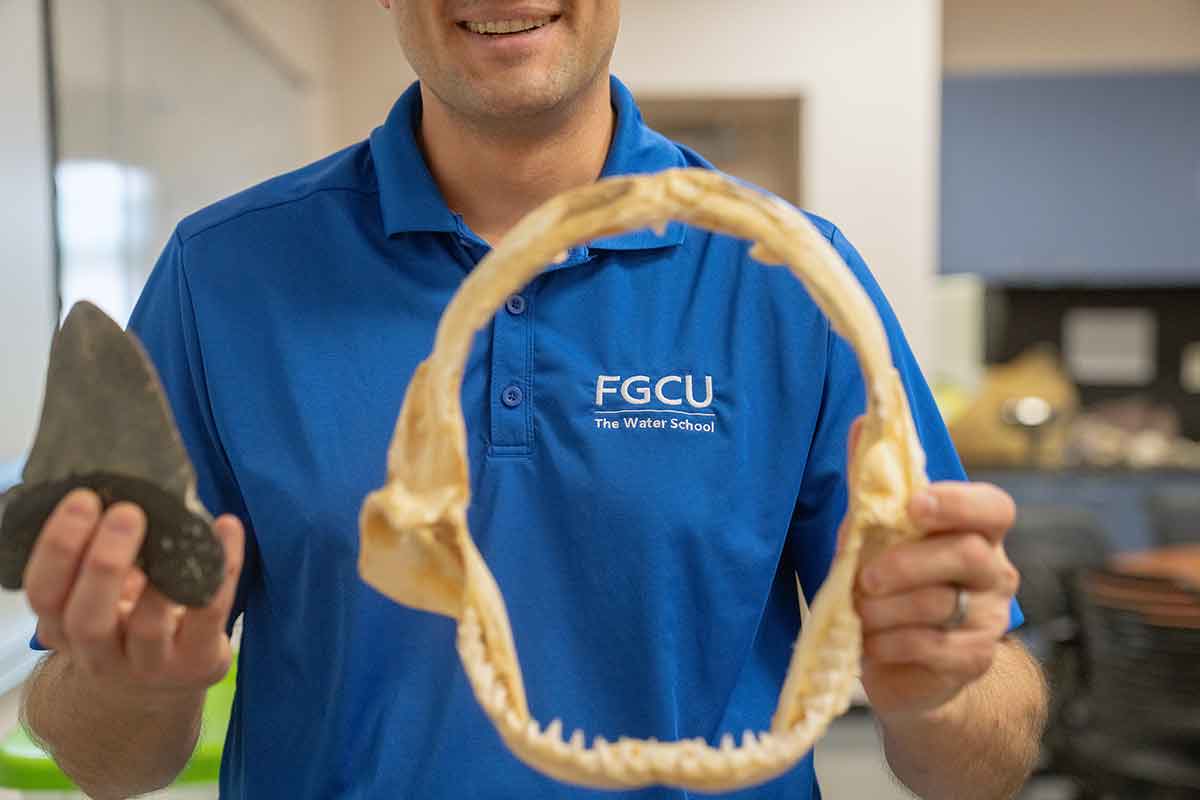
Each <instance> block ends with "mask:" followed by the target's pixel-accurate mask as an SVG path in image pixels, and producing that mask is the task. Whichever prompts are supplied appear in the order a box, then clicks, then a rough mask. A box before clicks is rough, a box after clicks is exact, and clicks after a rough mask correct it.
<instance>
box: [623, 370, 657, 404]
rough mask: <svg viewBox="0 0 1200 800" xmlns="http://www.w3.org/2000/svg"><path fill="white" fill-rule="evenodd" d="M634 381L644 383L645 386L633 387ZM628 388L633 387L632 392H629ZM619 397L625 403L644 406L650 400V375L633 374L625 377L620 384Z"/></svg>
mask: <svg viewBox="0 0 1200 800" xmlns="http://www.w3.org/2000/svg"><path fill="white" fill-rule="evenodd" d="M635 383H639V384H640V383H644V384H646V385H645V386H637V387H634V384H635ZM630 388H633V391H634V394H630V391H629V390H630ZM621 397H623V398H624V399H625V402H626V403H632V404H633V405H635V406H644V405H646V403H649V402H650V376H649V375H634V376H633V377H632V378H626V379H625V382H624V383H622V384H621Z"/></svg>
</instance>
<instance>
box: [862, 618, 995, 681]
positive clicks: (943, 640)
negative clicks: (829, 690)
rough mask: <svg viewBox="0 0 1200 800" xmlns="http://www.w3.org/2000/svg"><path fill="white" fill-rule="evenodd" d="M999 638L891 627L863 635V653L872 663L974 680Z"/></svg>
mask: <svg viewBox="0 0 1200 800" xmlns="http://www.w3.org/2000/svg"><path fill="white" fill-rule="evenodd" d="M998 643H999V638H998V637H996V636H993V635H992V634H990V633H986V632H982V631H967V630H956V631H942V630H938V629H936V628H929V627H913V628H895V629H893V630H889V631H883V632H881V633H876V634H873V635H871V636H866V637H863V656H864V657H865V658H867V659H870V660H871V661H872V662H873V663H874V664H879V665H897V664H910V665H916V666H923V667H926V668H928V669H930V670H932V671H933V672H935V673H939V674H948V675H952V676H955V677H957V678H959V679H960V680H963V681H969V680H974V679H975V678H978V677H980V676H982V675H983V674H984V673H985V672H987V671H988V670H989V669H990V668H991V666H992V661H993V659H994V658H995V656H996V645H997V644H998Z"/></svg>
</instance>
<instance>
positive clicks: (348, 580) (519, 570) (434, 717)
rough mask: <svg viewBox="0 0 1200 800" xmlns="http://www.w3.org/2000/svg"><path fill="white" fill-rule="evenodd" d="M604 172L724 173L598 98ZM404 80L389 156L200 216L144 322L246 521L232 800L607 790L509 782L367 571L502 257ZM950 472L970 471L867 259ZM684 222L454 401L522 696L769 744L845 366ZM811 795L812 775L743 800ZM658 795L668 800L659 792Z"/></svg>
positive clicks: (823, 522)
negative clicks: (445, 182) (377, 523)
mask: <svg viewBox="0 0 1200 800" xmlns="http://www.w3.org/2000/svg"><path fill="white" fill-rule="evenodd" d="M612 97H613V105H614V107H615V109H616V113H617V126H616V131H615V136H614V139H613V142H612V146H611V151H610V153H609V155H608V159H607V163H606V165H605V167H604V174H605V175H619V174H627V173H640V172H655V171H658V170H663V169H666V168H669V167H684V166H698V167H706V168H707V167H709V164H707V163H706V162H705V161H704V160H703V159H702V158H701V157H700V156H698V155H697V154H696V153H694V152H692V151H690V150H688V149H687V148H685V147H681V146H679V145H677V144H674V143H672V142H670V141H668V140H666V139H665V138H663V137H662V136H660V135H658V134H657V133H654V132H653V131H651V130H649V129H648V128H646V127H645V125H644V124H643V122H642V119H641V116H640V114H639V113H638V110H637V108H636V106H635V105H634V101H633V98H632V97H631V95H630V93H629V92H628V90H627V89H626V88H625V87H624V86H623V85H621V83H619V82H618V81H616V80H615V79H614V80H613V81H612ZM420 116H421V100H420V93H419V91H418V88H417V87H416V86H415V85H414V86H413V87H412V88H410V89H409V90H408V91H407V92H406V93H405V94H404V95H403V96H402V97H401V98H400V99H399V101H398V102H397V103H396V105H395V107H394V109H393V110H392V112H391V114H390V116H389V117H388V119H387V122H386V123H385V124H384V125H383V126H382V127H380V128H379V129H377V130H376V131H375V132H374V133H373V134H372V135H371V137H370V140H369V141H367V142H363V143H360V144H357V145H355V146H353V147H350V148H348V149H346V150H343V151H341V152H339V153H337V154H335V155H333V156H330V157H329V158H326V159H324V160H323V161H320V162H318V163H316V164H313V165H311V166H308V167H306V168H304V169H301V170H299V171H297V172H294V173H291V174H288V175H284V176H282V177H280V178H276V179H274V180H271V181H268V182H267V183H264V184H262V185H260V186H257V187H255V188H253V189H250V190H248V191H246V192H243V193H241V194H239V195H236V196H234V197H231V198H229V199H227V200H225V201H223V202H220V203H218V204H216V205H214V206H212V207H210V208H207V209H205V210H203V211H201V212H199V213H197V214H194V215H192V216H190V217H188V218H187V219H185V220H184V221H183V222H182V223H180V225H179V226H178V229H177V231H176V232H175V234H174V236H173V237H172V238H171V240H170V242H169V243H168V245H167V247H166V250H165V252H164V253H163V255H162V258H161V260H160V261H159V263H158V265H157V267H156V268H155V270H154V272H153V274H152V275H151V277H150V280H149V283H148V284H147V286H146V289H145V292H144V294H143V295H142V298H141V300H140V302H139V304H138V307H137V310H136V311H135V313H134V315H133V319H132V322H131V327H132V329H133V330H135V331H136V332H137V333H138V334H139V335H140V336H141V338H142V340H143V341H144V342H145V344H146V347H147V348H148V350H149V352H150V354H151V356H152V357H153V359H154V361H155V363H156V364H157V366H158V368H159V370H160V371H161V374H162V378H163V381H164V383H165V385H166V387H167V392H168V394H169V396H170V401H171V404H172V406H173V408H174V410H175V414H176V416H177V419H178V422H179V425H180V428H181V430H182V433H183V436H184V438H185V440H186V443H187V446H188V449H189V452H190V453H191V456H192V458H193V459H194V461H195V464H196V469H197V472H198V476H199V481H200V493H201V496H202V497H203V499H204V501H205V503H206V504H207V505H208V507H209V508H210V509H212V510H213V511H215V512H217V513H222V512H232V513H234V514H236V515H238V516H239V517H240V518H242V519H243V520H244V521H245V522H246V524H247V527H248V535H249V540H248V542H247V558H246V567H245V572H244V574H243V577H242V582H241V585H240V588H239V592H238V596H237V601H236V608H235V615H236V614H240V615H242V616H243V619H244V634H243V639H242V644H241V649H240V653H239V671H238V691H237V699H236V701H235V704H234V708H233V717H232V720H231V722H230V728H229V735H228V739H227V744H226V750H225V758H224V761H223V764H222V775H221V793H222V797H224V798H251V799H252V800H265V799H266V798H286V799H287V800H299V799H300V798H334V797H336V798H383V797H387V798H402V797H403V798H464V797H538V798H556V797H562V798H566V797H571V798H580V797H592V796H595V797H612V794H609V793H598V792H596V793H593V792H589V791H585V790H581V789H578V788H574V787H570V786H567V785H564V784H560V783H556V782H554V781H552V780H550V779H547V778H545V777H543V776H541V775H540V774H538V773H536V772H534V771H533V770H531V769H529V768H527V767H526V766H524V765H523V764H521V763H520V762H518V761H517V760H516V759H515V758H514V757H513V756H512V755H510V754H509V752H508V751H507V750H506V749H505V747H504V745H503V744H502V743H501V741H500V739H499V737H498V736H497V734H496V733H495V731H494V730H493V728H492V726H491V724H490V723H489V722H488V720H487V719H486V717H485V716H484V715H483V713H482V711H481V710H480V709H479V707H478V706H477V704H476V702H475V699H474V697H473V695H472V694H471V690H470V688H469V686H468V684H467V681H466V679H465V677H464V675H463V672H462V669H461V667H460V665H459V662H458V656H457V653H456V651H455V646H454V639H455V628H454V622H453V621H452V620H450V619H447V618H445V617H440V616H435V615H432V614H427V613H423V612H419V611H414V610H410V609H408V608H404V607H401V606H399V605H396V604H395V603H393V602H391V601H389V600H388V599H386V598H385V597H383V596H382V595H380V594H378V593H376V592H375V591H373V590H372V589H371V588H369V587H368V586H366V585H365V584H364V583H363V582H362V581H361V580H360V579H359V577H358V574H357V571H356V561H357V554H358V545H359V533H358V513H359V508H360V505H361V503H362V501H363V498H364V496H365V495H366V494H367V493H368V492H369V491H371V490H373V489H375V488H377V487H379V486H380V485H382V484H383V482H384V471H385V459H386V450H387V447H388V443H389V440H390V438H391V435H392V428H393V425H394V423H395V421H396V416H397V413H398V411H399V409H400V404H401V400H402V398H403V397H404V392H405V387H406V385H407V383H408V380H409V377H410V375H411V374H412V372H413V370H414V369H415V367H416V365H417V363H418V362H419V361H420V360H421V359H423V358H424V357H425V356H426V355H427V354H428V353H429V351H430V349H431V347H432V344H433V336H434V329H435V326H436V324H437V322H438V318H439V315H440V314H441V313H442V310H443V309H444V308H445V306H446V304H447V302H448V301H449V300H450V297H451V295H452V294H453V293H454V291H455V290H456V289H457V288H458V286H459V284H460V282H461V281H462V279H463V277H464V276H465V275H467V274H468V273H469V272H470V271H471V269H472V268H473V267H474V266H475V265H476V264H477V263H479V261H480V260H481V259H482V258H483V257H484V255H485V254H486V253H487V252H488V245H487V244H486V243H485V242H484V241H483V240H482V239H480V237H479V236H477V235H476V234H475V233H473V232H472V231H471V230H470V229H469V228H468V227H467V225H466V224H465V223H464V222H463V219H462V217H461V216H459V215H458V214H456V213H454V211H453V210H452V209H450V208H448V207H447V206H446V203H445V201H444V200H443V198H442V195H441V193H440V192H439V190H438V188H437V185H436V184H435V183H434V181H433V179H432V177H431V175H430V173H429V171H428V169H427V167H426V164H425V162H424V160H423V157H422V154H421V150H420V149H419V147H418V144H417V139H416V136H415V131H416V130H417V126H418V124H419V120H420ZM814 221H815V222H816V224H817V225H818V226H819V227H820V229H821V231H822V232H823V233H824V234H825V235H826V236H828V237H829V240H830V241H831V242H832V243H833V245H834V246H835V247H836V248H837V250H838V252H840V253H841V254H842V255H843V256H844V257H845V259H846V260H847V261H848V262H849V264H850V266H851V267H852V268H853V270H854V271H855V273H856V274H857V275H858V277H859V278H860V280H861V281H862V283H863V285H864V286H865V287H866V288H867V290H868V292H869V293H870V295H871V297H872V298H873V299H874V300H875V302H876V303H877V305H878V307H879V311H880V313H881V314H882V316H883V319H884V322H885V326H886V328H887V331H888V334H889V336H890V338H891V344H892V348H893V352H894V354H895V360H896V363H897V366H898V367H899V370H900V372H901V374H902V375H903V377H904V380H905V382H906V384H907V387H908V391H909V400H910V402H911V404H912V408H913V410H914V413H915V415H916V419H917V425H918V429H919V431H920V434H921V438H922V440H923V442H924V445H925V448H926V450H927V452H928V455H929V471H930V474H931V476H932V477H933V478H935V479H956V478H962V477H963V473H962V470H961V468H960V466H959V462H958V460H957V458H956V456H955V453H954V451H953V449H952V447H951V444H950V440H949V438H948V436H947V434H946V431H945V429H944V427H943V424H942V422H941V420H940V418H939V416H938V413H937V411H936V409H935V407H934V404H933V402H932V400H931V398H930V394H929V391H928V389H927V388H926V385H925V383H924V381H923V380H922V378H921V375H920V373H919V371H918V369H917V366H916V362H915V361H914V359H913V356H912V354H911V353H910V351H909V348H908V347H907V345H906V344H905V342H904V338H903V335H902V333H901V331H900V327H899V325H898V324H897V322H896V319H895V317H894V315H893V314H892V312H891V310H890V309H889V308H888V305H887V303H886V302H885V300H884V298H883V296H882V295H881V293H880V291H879V287H878V286H877V285H876V283H875V281H874V280H873V278H872V277H871V275H870V273H869V272H868V271H867V268H866V266H865V265H864V264H863V261H862V259H861V258H860V257H859V255H858V253H856V252H855V250H854V249H853V248H852V247H851V246H850V244H849V243H848V242H847V241H846V239H845V237H844V236H842V234H841V233H840V232H839V231H838V230H837V229H836V228H835V227H834V226H833V225H831V224H830V223H828V222H825V221H824V220H820V219H815V220H814ZM747 250H748V245H747V243H745V242H743V241H740V240H737V239H734V238H731V237H728V236H723V235H715V234H712V233H709V232H706V231H703V230H699V229H696V228H691V227H687V226H684V225H681V224H673V225H671V226H669V227H668V228H667V229H666V231H665V233H664V234H662V235H658V234H655V233H653V232H651V231H645V230H643V231H637V232H633V233H628V234H623V235H619V236H611V237H608V238H605V239H601V240H598V241H596V242H594V243H592V244H591V245H590V246H587V247H579V248H576V249H574V250H572V251H571V252H570V254H569V258H568V259H567V260H566V262H565V263H563V264H561V265H556V266H553V267H550V268H549V269H548V270H547V272H546V273H545V274H543V275H541V276H540V277H539V278H537V279H536V280H535V281H534V282H533V283H532V284H530V285H529V286H528V287H526V288H525V289H524V290H523V291H522V292H521V293H520V294H519V295H516V296H514V297H512V298H511V299H510V301H509V302H508V303H507V304H506V306H505V307H504V308H502V309H500V310H499V312H498V313H497V314H496V315H495V317H494V319H493V321H492V323H491V324H490V325H489V326H488V327H487V328H486V329H485V330H484V331H483V332H482V333H480V335H479V336H478V337H477V339H476V342H475V347H474V349H473V351H472V353H471V355H470V358H469V361H468V363H467V366H466V377H465V381H464V385H463V408H464V410H465V414H466V422H467V430H468V432H469V442H470V465H471V490H472V497H473V502H472V505H471V507H470V511H469V520H470V527H471V531H472V533H473V534H474V537H475V539H476V541H477V543H478V545H479V547H480V549H481V551H482V553H483V555H484V557H485V558H486V559H487V562H488V564H489V565H490V567H491V569H492V571H493V572H494V573H495V576H496V578H497V580H498V581H499V584H500V587H501V589H502V590H503V592H504V598H505V600H506V602H507V606H508V612H509V614H510V616H511V619H512V627H513V631H514V635H515V639H516V644H517V647H518V651H519V654H520V657H521V666H522V668H523V670H524V675H525V680H526V687H527V689H528V695H529V705H530V709H531V711H532V712H533V714H534V715H535V716H536V717H538V718H539V719H541V720H543V721H549V720H550V719H551V718H553V717H560V718H561V719H562V720H563V723H564V726H565V727H566V728H567V730H571V729H574V728H577V727H578V728H582V729H583V730H584V731H586V732H587V733H588V735H589V736H592V735H595V734H601V735H603V736H605V737H607V738H609V739H610V740H611V739H614V738H616V737H618V736H620V735H629V736H639V737H651V736H653V737H657V738H659V739H678V738H681V737H695V736H703V737H707V738H709V739H710V740H711V741H714V742H715V741H716V740H717V739H718V738H719V737H720V735H721V734H722V733H723V732H726V731H733V732H740V731H742V730H743V729H746V728H751V729H756V730H761V729H765V728H766V727H768V725H769V719H770V716H771V713H772V711H773V709H774V706H775V703H776V698H777V695H778V692H779V689H780V686H781V682H782V680H783V676H784V673H785V670H786V668H787V664H788V657H789V654H790V652H791V648H792V643H793V641H794V640H795V638H796V636H797V633H798V628H799V615H798V613H797V596H796V581H795V579H794V577H793V576H794V575H798V576H799V580H800V584H801V586H803V588H804V591H805V593H806V594H808V595H809V599H811V597H812V594H813V593H814V592H815V591H816V590H817V588H818V587H819V586H820V585H821V582H822V580H823V578H824V576H825V574H826V571H827V569H828V567H829V564H830V560H831V557H832V555H833V551H834V541H835V534H836V530H837V525H838V521H839V520H840V519H841V517H842V514H843V512H844V510H845V507H846V485H845V482H844V477H843V476H844V471H845V469H844V468H845V450H846V437H847V430H848V427H849V425H850V423H851V421H852V420H853V419H854V418H855V417H856V416H857V415H858V414H859V413H860V412H861V411H862V409H863V407H864V401H863V386H862V383H861V377H860V373H859V370H858V367H857V365H856V363H855V358H854V355H853V353H852V352H851V351H850V349H849V348H848V347H847V345H846V344H845V343H844V342H843V341H842V340H841V339H840V338H838V337H837V336H836V335H834V334H833V333H831V331H830V327H829V324H828V323H827V321H826V319H825V317H824V316H823V315H822V314H821V312H820V311H819V310H818V308H817V306H816V305H815V304H814V302H813V301H812V299H811V298H810V297H809V295H808V294H807V293H806V292H805V291H804V289H803V288H802V287H801V285H800V284H799V283H797V282H796V281H795V279H794V278H792V277H791V276H790V275H789V274H788V273H786V272H785V271H783V270H780V269H767V268H764V267H762V266H761V265H759V264H758V263H756V262H753V261H751V259H749V258H748V256H747ZM749 794H750V795H752V796H754V797H779V798H788V800H802V799H803V798H810V797H812V798H815V797H819V792H818V789H817V786H816V781H815V777H814V773H813V765H812V762H811V757H810V758H809V759H806V760H805V761H804V762H802V763H801V764H800V765H799V766H798V767H797V768H796V769H794V770H792V771H791V772H789V773H788V774H787V775H785V776H783V777H781V778H779V779H778V780H775V781H773V782H771V783H769V784H767V785H765V786H763V787H761V788H759V789H757V790H754V791H753V792H751V793H749ZM636 796H638V797H640V798H680V797H685V796H686V793H683V792H679V791H675V790H670V789H652V790H647V791H645V792H642V793H638V794H637V795H636Z"/></svg>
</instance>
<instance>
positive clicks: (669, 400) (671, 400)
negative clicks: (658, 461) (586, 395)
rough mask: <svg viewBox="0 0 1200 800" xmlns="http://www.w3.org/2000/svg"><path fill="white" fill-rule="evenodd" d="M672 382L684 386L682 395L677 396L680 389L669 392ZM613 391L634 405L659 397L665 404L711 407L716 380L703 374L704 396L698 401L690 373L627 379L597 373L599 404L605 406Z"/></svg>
mask: <svg viewBox="0 0 1200 800" xmlns="http://www.w3.org/2000/svg"><path fill="white" fill-rule="evenodd" d="M613 384H618V385H616V386H614V385H613ZM672 384H682V385H683V393H682V395H676V394H675V391H677V390H671V391H670V392H669V393H668V387H670V386H671V385H672ZM610 394H615V395H620V397H621V399H622V400H624V401H625V402H626V403H628V404H630V405H635V406H644V405H648V404H649V403H650V402H651V401H652V400H657V401H658V402H659V403H661V404H662V405H663V406H681V405H683V404H684V401H685V400H686V401H687V404H688V405H689V406H691V407H692V408H697V409H700V408H708V407H709V406H710V405H712V402H713V379H712V375H705V376H704V399H703V400H702V401H697V400H696V388H695V379H694V378H693V376H691V375H682V376H680V375H664V376H663V377H661V378H659V379H658V380H655V379H653V378H651V377H650V376H649V375H631V376H630V377H628V378H622V377H621V376H620V375H597V376H596V407H597V408H602V407H603V406H604V398H605V396H606V395H610ZM678 413H682V412H678Z"/></svg>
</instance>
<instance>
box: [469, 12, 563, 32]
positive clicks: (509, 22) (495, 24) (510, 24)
mask: <svg viewBox="0 0 1200 800" xmlns="http://www.w3.org/2000/svg"><path fill="white" fill-rule="evenodd" d="M558 19H559V16H558V15H554V16H549V17H534V18H530V19H497V20H487V21H485V22H460V23H458V27H460V28H462V29H463V30H466V31H470V32H471V33H478V34H481V35H483V36H512V35H514V34H519V33H528V32H530V31H536V30H537V29H538V28H544V27H546V26H547V25H549V24H550V23H551V22H557V21H558Z"/></svg>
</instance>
